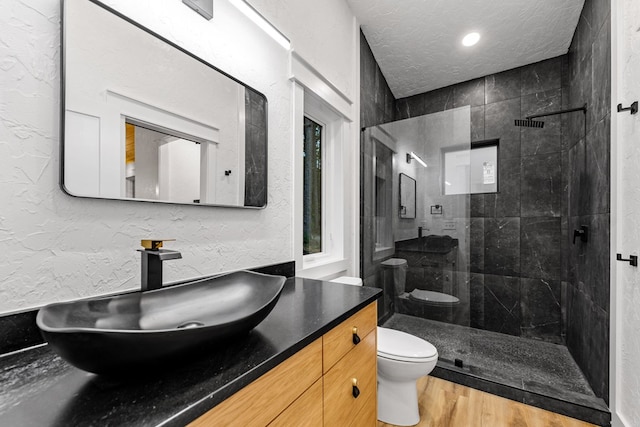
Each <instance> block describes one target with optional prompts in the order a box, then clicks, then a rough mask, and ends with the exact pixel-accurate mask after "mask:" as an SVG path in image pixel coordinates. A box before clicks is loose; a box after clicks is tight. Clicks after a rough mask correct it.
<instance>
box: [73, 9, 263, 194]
mask: <svg viewBox="0 0 640 427" xmlns="http://www.w3.org/2000/svg"><path fill="white" fill-rule="evenodd" d="M64 8H65V9H64V15H63V16H64V23H63V31H64V34H63V36H64V59H63V61H64V63H63V67H64V75H65V79H64V106H63V108H64V115H63V120H64V123H63V129H64V134H63V170H62V187H63V189H64V190H65V191H66V192H67V193H69V194H71V195H73V196H80V197H93V198H108V199H126V200H141V201H153V202H168V203H187V204H194V203H195V204H201V205H223V206H236V207H264V206H265V205H266V196H267V182H266V181H267V158H266V156H267V117H266V114H267V105H266V98H265V97H264V95H262V94H260V93H258V92H256V91H255V90H253V89H251V88H250V87H248V86H246V85H244V84H242V83H241V82H238V81H237V80H235V79H234V78H232V77H229V76H228V75H226V74H224V73H222V72H220V71H219V70H217V69H216V68H215V67H213V66H212V65H210V64H208V63H207V62H205V61H204V60H202V59H200V58H198V57H195V56H194V55H192V54H190V53H189V52H187V51H185V50H183V49H182V48H180V47H178V46H176V45H174V44H172V43H171V42H169V41H167V40H165V39H163V38H161V37H160V36H158V35H157V34H154V33H152V32H151V31H149V30H147V29H145V28H144V27H141V26H140V25H138V24H137V23H135V22H132V21H130V20H128V19H127V18H126V17H124V16H122V15H120V14H119V13H117V12H115V11H113V10H111V9H109V8H108V7H107V6H104V5H102V4H101V3H100V2H98V1H97V0H90V1H87V0H65V2H64Z"/></svg>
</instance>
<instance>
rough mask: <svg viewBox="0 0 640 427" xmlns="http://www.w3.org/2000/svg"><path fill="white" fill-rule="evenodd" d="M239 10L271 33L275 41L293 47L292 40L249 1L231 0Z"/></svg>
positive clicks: (286, 47)
mask: <svg viewBox="0 0 640 427" xmlns="http://www.w3.org/2000/svg"><path fill="white" fill-rule="evenodd" d="M229 1H230V2H231V4H232V5H234V6H235V7H236V8H238V10H239V11H240V12H242V13H244V14H245V15H246V16H247V17H248V18H249V19H251V20H252V21H253V22H254V23H255V24H256V25H257V26H258V27H260V28H262V30H263V31H264V32H265V33H267V34H269V35H270V36H271V37H272V38H273V39H274V40H275V41H277V42H278V43H279V44H280V45H281V46H282V47H284V48H285V49H287V50H289V49H291V42H290V41H289V39H288V38H286V37H285V36H284V34H282V33H281V32H280V31H278V29H277V28H276V27H274V26H273V24H271V22H269V21H267V19H266V18H265V17H264V16H262V15H260V13H259V12H258V11H257V10H255V9H254V8H253V7H252V6H251V5H250V4H249V3H247V2H246V1H244V0H229Z"/></svg>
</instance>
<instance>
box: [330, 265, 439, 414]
mask: <svg viewBox="0 0 640 427" xmlns="http://www.w3.org/2000/svg"><path fill="white" fill-rule="evenodd" d="M331 281H332V282H336V283H343V284H348V285H357V286H362V280H361V279H359V278H356V277H347V276H343V277H338V278H337V279H333V280H331ZM437 361H438V350H436V348H435V347H434V346H433V345H432V344H430V343H429V342H428V341H425V340H423V339H421V338H418V337H416V336H414V335H411V334H407V333H405V332H401V331H396V330H393V329H388V328H381V327H378V420H380V421H382V422H385V423H388V424H394V425H398V426H412V425H415V424H418V422H420V414H419V412H418V392H417V389H416V381H417V380H418V378H420V377H423V376H425V375H427V374H429V373H430V372H431V371H432V370H433V368H434V367H435V366H436V363H437Z"/></svg>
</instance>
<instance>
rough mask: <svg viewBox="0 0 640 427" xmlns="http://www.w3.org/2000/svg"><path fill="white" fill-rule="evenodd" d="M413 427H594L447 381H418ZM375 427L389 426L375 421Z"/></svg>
mask: <svg viewBox="0 0 640 427" xmlns="http://www.w3.org/2000/svg"><path fill="white" fill-rule="evenodd" d="M418 396H419V400H420V403H419V404H420V417H421V420H420V423H418V424H417V427H507V426H508V427H512V426H513V427H594V426H593V424H589V423H585V422H583V421H578V420H575V419H573V418H569V417H565V416H563V415H559V414H555V413H553V412H549V411H545V410H543V409H539V408H535V407H533V406H529V405H525V404H523V403H519V402H514V401H512V400H508V399H504V398H502V397H499V396H494V395H492V394H489V393H485V392H482V391H479V390H475V389H472V388H469V387H465V386H462V385H459V384H455V383H452V382H449V381H445V380H441V379H439V378H434V377H430V376H426V377H423V378H420V379H419V380H418ZM378 427H393V426H392V425H391V424H386V423H383V422H380V421H378Z"/></svg>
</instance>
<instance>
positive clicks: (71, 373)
mask: <svg viewBox="0 0 640 427" xmlns="http://www.w3.org/2000/svg"><path fill="white" fill-rule="evenodd" d="M380 292H381V291H380V290H379V289H375V288H368V287H357V286H348V285H342V284H338V283H329V282H321V281H317V280H309V279H299V278H291V279H288V280H287V282H286V284H285V287H284V290H283V291H282V295H281V297H280V300H279V301H278V303H277V304H276V307H275V308H274V310H273V311H272V312H271V313H270V314H269V316H267V318H266V319H265V320H264V321H263V322H262V323H260V325H258V326H257V327H256V328H255V329H254V330H253V331H251V333H249V335H248V336H245V337H243V338H242V339H239V340H237V341H235V342H232V343H228V344H226V345H225V346H224V348H220V349H209V350H207V351H206V353H207V354H200V355H198V357H197V358H193V359H191V360H190V361H188V362H184V361H183V362H181V363H179V364H176V366H171V367H168V368H167V370H166V371H164V372H160V373H158V374H157V375H154V376H148V377H141V378H128V379H119V380H116V379H110V378H105V377H100V376H97V375H94V374H90V373H87V372H84V371H81V370H79V369H77V368H74V367H73V366H71V365H69V364H68V363H67V362H65V361H64V360H62V359H61V358H60V357H58V356H57V355H56V354H55V353H54V352H53V351H52V350H51V349H50V348H49V347H48V346H47V345H41V346H37V347H32V348H29V349H26V350H22V351H17V352H14V353H9V354H6V355H4V356H1V357H0V425H2V426H21V427H30V426H34V427H35V426H38V427H43V426H65V427H72V426H83V427H84V426H119V427H120V426H136V427H139V426H183V425H185V424H188V423H189V422H191V421H193V420H194V419H196V418H197V417H199V416H200V415H202V414H204V413H205V412H207V411H208V410H210V409H211V408H213V407H214V406H215V405H217V404H218V403H220V402H221V401H223V400H224V399H226V398H228V397H230V396H231V395H232V394H233V393H235V392H236V391H238V390H239V389H241V388H242V387H244V386H246V385H248V384H249V383H251V382H252V381H253V380H255V379H256V378H258V377H260V376H261V375H263V374H265V373H266V372H267V371H269V370H270V369H271V368H273V367H275V366H276V365H278V364H280V363H281V362H283V361H284V360H285V359H287V358H289V357H290V356H291V355H293V354H294V353H296V352H297V351H298V350H300V349H302V348H303V347H305V346H306V345H308V344H310V343H311V342H313V341H314V340H316V339H317V338H319V337H321V336H322V335H323V334H324V333H326V332H327V331H329V330H330V329H332V328H333V327H334V326H336V325H338V324H339V323H340V322H342V321H343V320H345V319H347V318H348V317H349V316H351V315H352V314H354V313H355V312H357V311H358V310H360V309H361V308H363V307H365V306H366V305H368V304H369V303H371V302H373V301H375V300H376V299H377V298H378V297H379V295H380ZM203 353H204V352H203Z"/></svg>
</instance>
